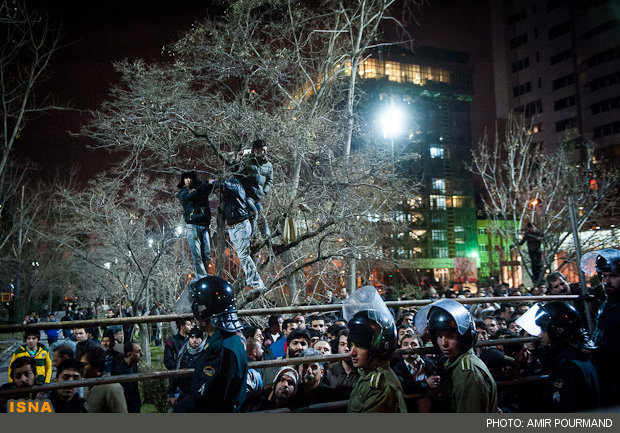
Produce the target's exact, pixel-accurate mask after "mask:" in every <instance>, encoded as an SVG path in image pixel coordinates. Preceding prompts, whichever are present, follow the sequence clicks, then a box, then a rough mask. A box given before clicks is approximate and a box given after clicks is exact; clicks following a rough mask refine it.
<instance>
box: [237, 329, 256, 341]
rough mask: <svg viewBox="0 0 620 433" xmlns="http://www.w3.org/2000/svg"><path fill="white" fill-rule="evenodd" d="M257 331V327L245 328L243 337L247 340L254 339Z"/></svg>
mask: <svg viewBox="0 0 620 433" xmlns="http://www.w3.org/2000/svg"><path fill="white" fill-rule="evenodd" d="M257 330H258V327H257V326H247V327H245V328H243V331H241V332H243V336H244V337H245V338H246V339H248V338H254V335H255V334H256V331H257Z"/></svg>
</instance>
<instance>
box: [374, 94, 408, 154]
mask: <svg viewBox="0 0 620 433" xmlns="http://www.w3.org/2000/svg"><path fill="white" fill-rule="evenodd" d="M404 120H405V116H404V113H403V110H402V108H401V107H399V106H397V105H395V104H394V101H393V100H392V101H390V105H389V106H387V107H385V108H384V110H383V111H382V112H381V114H380V116H379V122H381V127H382V129H383V138H388V137H389V138H390V141H391V143H392V157H394V137H397V136H399V135H400V134H401V133H402V131H403V126H404V124H405V121H404Z"/></svg>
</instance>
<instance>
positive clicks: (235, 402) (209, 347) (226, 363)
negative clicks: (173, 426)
mask: <svg viewBox="0 0 620 433" xmlns="http://www.w3.org/2000/svg"><path fill="white" fill-rule="evenodd" d="M189 292H190V299H191V301H192V312H193V313H194V317H195V318H196V320H198V321H199V322H200V325H199V326H200V328H201V329H202V330H203V331H205V332H206V334H207V335H208V336H209V337H208V339H207V342H206V344H205V348H204V350H203V351H202V353H201V354H200V356H199V357H198V359H197V360H196V364H195V365H196V366H195V370H194V375H193V377H192V386H191V388H192V394H191V395H189V396H188V397H187V398H184V399H183V400H182V401H181V402H179V404H178V406H177V409H176V411H177V412H239V409H240V408H241V404H242V403H243V401H244V400H245V396H246V383H245V382H246V376H247V372H248V365H247V358H246V354H245V346H244V343H243V341H242V337H240V336H239V335H238V334H237V331H239V330H241V329H242V328H243V326H242V325H241V322H240V321H239V319H238V317H237V309H236V307H235V299H236V298H235V294H234V292H233V289H232V287H231V285H230V284H229V283H228V282H227V281H226V280H224V279H222V278H220V277H216V276H212V275H210V276H207V277H205V278H201V279H200V280H198V281H195V282H193V283H191V284H190V285H189Z"/></svg>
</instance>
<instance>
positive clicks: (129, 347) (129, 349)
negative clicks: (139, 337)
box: [123, 341, 136, 356]
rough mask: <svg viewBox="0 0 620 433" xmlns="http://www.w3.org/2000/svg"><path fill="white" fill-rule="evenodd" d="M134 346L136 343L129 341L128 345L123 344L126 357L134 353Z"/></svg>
mask: <svg viewBox="0 0 620 433" xmlns="http://www.w3.org/2000/svg"><path fill="white" fill-rule="evenodd" d="M134 344H136V343H135V341H128V342H127V343H125V344H123V354H124V355H125V356H127V355H128V354H130V353H131V352H133V345H134Z"/></svg>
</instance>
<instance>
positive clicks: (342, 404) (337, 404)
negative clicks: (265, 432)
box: [257, 374, 549, 413]
mask: <svg viewBox="0 0 620 433" xmlns="http://www.w3.org/2000/svg"><path fill="white" fill-rule="evenodd" d="M547 377H549V376H548V375H546V374H544V375H539V376H528V377H524V378H520V379H511V380H500V381H497V382H496V384H497V386H498V387H503V386H508V385H518V384H521V383H532V382H540V381H541V380H545V379H546V378H547ZM421 397H424V395H422V394H407V395H404V396H403V398H404V399H405V400H415V399H418V398H421ZM347 406H349V400H338V401H330V402H325V403H316V404H310V405H308V406H304V407H300V408H296V409H290V408H288V407H283V408H279V409H270V410H262V411H258V412H257V413H312V412H332V411H336V410H338V409H346V408H347Z"/></svg>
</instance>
